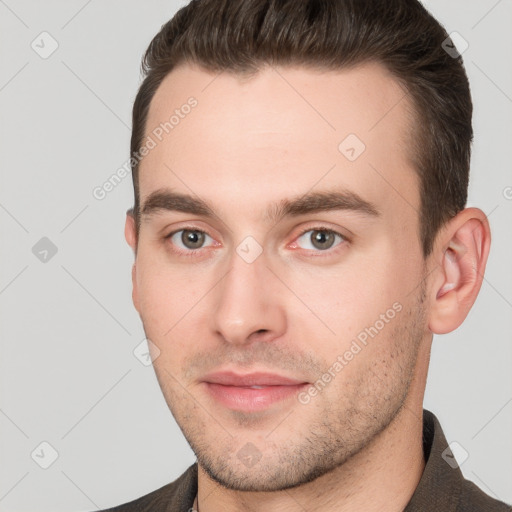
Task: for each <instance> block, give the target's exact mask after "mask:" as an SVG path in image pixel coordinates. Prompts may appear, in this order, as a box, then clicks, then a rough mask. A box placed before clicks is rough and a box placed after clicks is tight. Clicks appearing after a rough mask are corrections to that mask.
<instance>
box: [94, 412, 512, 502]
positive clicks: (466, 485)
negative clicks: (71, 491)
mask: <svg viewBox="0 0 512 512" xmlns="http://www.w3.org/2000/svg"><path fill="white" fill-rule="evenodd" d="M423 451H424V453H425V460H426V461H427V463H426V466H425V470H424V471H423V475H422V477H421V479H420V482H419V484H418V487H416V490H415V491H414V494H413V496H412V498H411V500H410V501H409V504H408V505H407V507H405V510H404V512H420V511H421V512H425V511H426V512H510V511H512V507H510V506H509V505H506V504H505V503H503V502H501V501H498V500H496V499H494V498H491V497H490V496H488V495H487V494H485V493H484V492H483V491H481V490H480V489H479V488H478V487H477V486H476V485H475V484H474V483H472V482H470V481H469V480H466V479H465V478H464V477H463V476H462V473H461V470H460V469H459V467H458V466H457V464H456V462H454V459H453V454H452V453H451V451H450V449H449V448H448V443H447V441H446V438H445V437H444V434H443V431H442V429H441V425H440V424H439V421H438V419H437V418H436V416H435V415H434V414H432V413H431V412H430V411H427V410H426V409H425V410H424V411H423ZM443 457H444V458H443ZM447 460H448V461H449V462H447ZM453 466H454V467H453ZM196 493H197V463H195V464H193V465H192V466H190V467H189V468H188V469H187V470H186V471H185V473H183V474H182V475H181V476H180V477H179V478H178V479H177V480H175V481H174V482H171V483H170V484H167V485H165V486H164V487H161V488H160V489H157V490H156V491H153V492H151V493H149V494H147V495H146V496H143V497H141V498H138V499H136V500H134V501H131V502H129V503H126V504H125V505H120V506H118V507H115V508H110V509H108V510H105V511H103V512H192V510H193V509H192V505H193V503H194V498H195V496H196Z"/></svg>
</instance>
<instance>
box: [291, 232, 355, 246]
mask: <svg viewBox="0 0 512 512" xmlns="http://www.w3.org/2000/svg"><path fill="white" fill-rule="evenodd" d="M346 240H347V239H346V237H344V236H343V235H342V234H340V233H337V232H336V231H333V230H331V229H325V228H315V229H308V230H307V231H304V232H303V233H302V234H301V235H300V236H299V237H298V238H297V243H298V245H299V246H300V247H302V248H303V249H308V250H315V249H317V250H319V251H326V250H328V249H331V248H332V247H336V246H338V245H339V244H340V243H341V242H343V241H346ZM336 241H338V243H336ZM302 244H304V245H305V246H304V245H302Z"/></svg>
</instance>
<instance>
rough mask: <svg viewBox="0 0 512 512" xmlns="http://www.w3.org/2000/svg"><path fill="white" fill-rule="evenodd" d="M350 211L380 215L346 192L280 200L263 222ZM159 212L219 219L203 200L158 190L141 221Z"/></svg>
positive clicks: (266, 214) (148, 199)
mask: <svg viewBox="0 0 512 512" xmlns="http://www.w3.org/2000/svg"><path fill="white" fill-rule="evenodd" d="M336 210H349V211H352V212H356V213H361V214H363V215H365V216H369V217H379V216H380V215H381V212H380V211H379V210H378V209H377V207H376V206H375V205H374V204H372V203H371V202H369V201H366V200H365V199H363V198H362V197H360V196H359V195H358V194H356V193H355V192H352V191H349V190H336V191H317V192H308V193H306V194H304V195H301V196H298V197H295V198H292V199H283V200H281V201H279V202H277V203H272V204H270V205H269V206H268V207H267V210H266V212H265V215H264V220H265V221H267V222H271V223H277V222H279V221H280V220H281V219H283V218H285V217H298V216H300V215H306V214H311V213H319V212H326V211H336ZM162 211H176V212H183V213H190V214H193V215H199V216H202V217H208V218H218V215H217V214H216V213H215V211H214V209H213V208H212V207H211V206H210V205H209V204H208V203H207V202H206V201H204V200H202V199H200V198H198V197H193V196H191V195H188V194H182V193H178V192H174V191H172V190H169V189H159V190H156V191H154V192H152V193H151V194H150V195H149V196H148V198H147V199H146V201H145V202H144V204H143V206H142V208H141V209H140V214H141V217H150V216H152V215H154V214H158V213H160V212H162Z"/></svg>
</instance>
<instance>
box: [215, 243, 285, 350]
mask: <svg viewBox="0 0 512 512" xmlns="http://www.w3.org/2000/svg"><path fill="white" fill-rule="evenodd" d="M241 249H242V250H241ZM243 249H247V246H245V245H244V243H243V242H242V243H241V244H240V246H239V247H238V248H237V251H236V252H235V251H234V252H233V254H232V256H231V258H230V263H229V271H228V272H227V274H226V275H225V277H224V279H222V281H221V283H219V286H218V287H216V288H217V295H216V297H215V299H216V300H215V302H216V305H215V314H214V329H215V330H216V331H217V333H219V334H221V335H222V337H223V338H224V339H225V340H226V341H228V342H230V343H235V344H243V343H247V342H248V341H250V340H249V338H251V339H252V338H254V336H252V335H254V333H258V337H264V338H272V337H277V336H279V335H281V333H282V331H283V329H284V328H285V323H286V322H285V312H284V309H283V306H284V305H283V304H279V294H278V293H277V289H275V286H276V283H275V282H274V281H273V279H272V277H273V276H272V272H271V271H270V270H269V268H267V264H268V262H267V259H266V257H265V255H264V254H261V253H260V254H259V255H258V256H257V257H256V258H255V259H254V260H252V261H251V258H247V257H246V253H244V252H243ZM249 250H250V249H249ZM263 331H264V332H263Z"/></svg>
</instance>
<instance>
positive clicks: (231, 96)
mask: <svg viewBox="0 0 512 512" xmlns="http://www.w3.org/2000/svg"><path fill="white" fill-rule="evenodd" d="M411 111H412V109H411V104H410V99H409V97H408V95H407V93H406V91H405V90H404V88H403V87H401V86H400V84H399V82H398V81H397V80H396V79H394V78H393V77H392V76H391V75H390V74H389V73H388V72H387V71H386V70H385V69H384V68H383V67H382V66H380V65H379V64H376V63H369V64H366V65H363V66H358V67H354V68H351V69H344V70H339V71H319V70H314V69H310V68H304V67H275V68H272V67H264V68H262V69H261V70H260V71H259V72H258V73H256V74H255V75H254V76H252V77H251V78H249V79H247V78H245V79H243V78H241V77H240V76H237V75H235V74H233V73H228V72H221V73H213V72H208V71H205V70H204V69H201V68H199V67H197V66H192V65H189V64H186V65H182V66H179V67H178V68H176V69H175V70H173V71H172V72H171V73H170V74H169V75H168V76H167V77H166V78H165V79H164V81H163V82H162V84H161V85H160V87H159V89H158V90H157V92H156V94H155V96H154V98H153V100H152V102H151V106H150V110H149V113H148V119H147V123H146V136H147V137H149V138H151V139H152V140H153V142H154V144H155V145H154V148H153V149H151V150H150V151H149V152H148V154H147V155H146V156H145V157H144V158H143V160H142V162H141V165H140V171H139V183H140V194H141V203H143V202H144V197H147V196H148V195H149V194H150V193H151V192H153V191H155V190H157V189H159V188H173V189H178V190H180V191H182V192H188V193H193V194H195V195H199V196H200V197H203V198H210V199H211V202H213V203H215V202H216V201H217V203H218V204H220V203H221V202H223V203H224V204H225V202H226V198H228V199H229V200H230V205H231V206H233V207H240V208H245V209H246V210H248V209H249V210H250V209H251V208H252V207H254V208H257V207H258V205H262V204H263V203H262V201H263V200H268V202H271V201H274V200H275V201H277V200H280V199H282V198H283V197H286V196H292V195H296V194H301V193H304V192H306V191H307V190H311V189H312V188H314V187H321V188H322V189H325V188H329V187H340V186H343V187H346V188H348V189H350V190H354V191H356V192H357V193H360V194H362V195H364V196H366V197H368V199H369V200H371V201H373V202H377V203H379V204H382V205H383V206H386V205H388V206H389V207H394V209H395V210H396V209H397V208H398V207H401V208H402V209H405V210H408V211H407V213H408V215H410V214H411V208H412V210H416V211H417V209H418V208H419V194H418V181H417V176H416V173H415V172H414V171H413V169H412V165H411V163H410V159H409V148H410V142H409V140H410V135H409V134H410V133H411V128H412V116H411ZM187 189H188V190H187ZM397 200H398V202H397ZM384 209H385V208H384ZM402 213H403V212H402Z"/></svg>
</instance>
